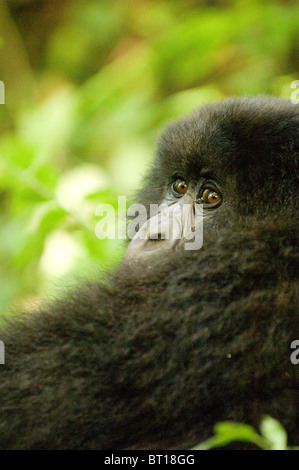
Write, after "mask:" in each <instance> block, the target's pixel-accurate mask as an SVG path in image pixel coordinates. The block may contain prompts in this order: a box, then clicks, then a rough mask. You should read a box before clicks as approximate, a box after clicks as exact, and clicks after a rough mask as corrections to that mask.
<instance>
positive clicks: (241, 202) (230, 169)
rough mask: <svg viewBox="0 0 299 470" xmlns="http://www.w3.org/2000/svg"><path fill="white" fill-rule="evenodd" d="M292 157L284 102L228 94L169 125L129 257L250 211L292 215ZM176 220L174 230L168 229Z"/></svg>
mask: <svg viewBox="0 0 299 470" xmlns="http://www.w3.org/2000/svg"><path fill="white" fill-rule="evenodd" d="M298 158H299V113H298V110H297V107H296V106H295V105H293V104H291V102H289V101H287V100H283V99H279V98H270V97H268V96H257V97H253V98H246V97H245V98H238V99H235V98H229V99H226V100H224V101H223V102H221V103H212V104H208V105H206V106H204V107H202V108H200V109H197V110H195V111H194V112H193V113H192V114H190V115H189V116H186V117H184V118H182V119H180V120H178V121H174V122H172V123H170V124H169V125H168V126H167V127H166V129H165V130H164V132H163V133H162V135H161V136H160V138H159V142H158V152H157V158H156V160H155V162H154V165H153V168H152V170H151V171H150V173H149V175H148V176H147V179H146V183H145V188H144V189H143V190H142V191H141V192H140V193H139V202H141V203H142V204H143V205H145V207H146V208H147V213H148V218H150V217H151V223H149V222H147V223H146V224H145V225H144V226H143V227H142V229H141V230H140V231H139V233H138V234H137V235H136V237H135V240H133V243H132V244H131V245H130V247H129V250H128V254H130V255H131V256H134V257H135V256H136V255H139V256H140V255H144V254H145V253H146V254H148V253H149V252H150V253H156V252H157V250H160V249H161V248H169V247H173V246H175V247H178V246H180V245H182V243H179V242H178V241H177V239H178V238H179V239H180V240H183V241H186V240H190V238H191V236H192V232H194V231H195V230H196V227H201V228H203V233H204V234H205V233H208V232H209V230H213V232H215V230H216V231H217V230H219V229H221V228H222V227H227V226H229V225H233V224H235V223H236V222H238V223H239V222H240V221H241V220H242V219H244V218H248V216H249V217H250V216H251V217H253V218H254V220H256V218H265V217H271V218H273V217H274V218H277V219H278V218H281V217H284V215H285V214H288V216H290V213H291V214H292V213H293V214H294V215H295V214H296V213H297V211H298V201H299V198H298ZM161 203H162V204H163V205H164V206H163V207H164V210H163V211H162V212H161V213H160V214H159V215H156V214H155V213H154V212H152V213H151V214H150V205H151V204H161ZM184 205H185V206H186V207H189V209H187V212H185V215H182V211H181V212H180V211H178V209H181V208H182V207H183V206H184ZM199 207H201V210H199ZM188 211H189V212H188ZM153 215H154V217H153ZM174 218H176V220H175V224H176V226H175V228H172V229H171V230H170V231H169V230H166V229H165V227H166V226H168V225H169V224H170V223H171V224H172V223H173V219H174ZM179 218H180V221H179V222H178V219H179ZM199 219H200V220H199ZM166 231H167V232H168V234H167V235H166V234H165V232H166ZM169 233H170V235H169ZM140 238H142V239H143V242H142V243H140V242H139V241H138V243H137V240H140ZM157 239H158V240H159V243H156V240H157ZM164 239H165V241H163V240H164ZM153 240H155V242H154V243H153Z"/></svg>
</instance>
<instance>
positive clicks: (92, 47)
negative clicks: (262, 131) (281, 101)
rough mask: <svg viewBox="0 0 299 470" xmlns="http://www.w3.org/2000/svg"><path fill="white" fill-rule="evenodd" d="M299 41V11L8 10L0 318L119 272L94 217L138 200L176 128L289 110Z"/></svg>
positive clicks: (49, 1) (4, 8) (172, 4)
mask: <svg viewBox="0 0 299 470" xmlns="http://www.w3.org/2000/svg"><path fill="white" fill-rule="evenodd" d="M298 31H299V3H298V1H295V0H294V1H287V0H280V1H278V0H276V1H273V0H271V1H270V0H261V1H257V0H230V1H225V0H222V1H221V0H218V1H217V0H210V1H208V0H201V1H196V0H183V1H178V0H164V1H163V0H162V1H155V0H63V1H61V0H7V1H4V0H0V80H2V81H3V82H4V83H5V101H6V102H5V105H0V207H1V211H0V312H4V311H6V310H7V308H8V306H11V305H14V306H15V305H25V306H26V305H30V303H31V302H32V301H35V300H36V299H38V298H39V296H40V295H44V294H45V293H46V292H51V291H52V290H53V286H54V288H55V286H56V283H57V285H61V284H63V285H64V284H65V283H70V282H73V281H71V279H78V277H82V276H84V277H86V276H87V277H88V276H95V275H97V273H98V272H100V273H101V275H104V274H103V273H105V270H106V269H111V268H112V267H113V266H114V265H115V264H116V263H117V262H118V260H119V259H120V257H121V255H122V252H123V245H122V242H119V241H117V240H98V239H97V238H96V236H95V227H96V224H97V222H98V221H99V218H98V217H97V216H96V215H95V209H96V207H97V206H98V205H99V204H101V203H109V204H112V205H113V206H114V207H115V208H117V197H118V195H127V196H129V197H131V195H132V192H134V191H135V190H136V189H137V187H138V185H139V184H140V180H141V178H142V175H143V174H144V172H145V171H146V168H147V166H148V165H149V163H150V162H151V160H152V159H153V156H154V152H155V141H156V136H157V133H158V132H159V130H160V129H161V127H162V126H163V124H164V123H165V121H167V120H169V119H172V118H175V117H178V116H180V115H182V114H184V113H187V112H189V111H190V110H192V109H193V108H194V107H196V106H200V105H201V104H203V103H205V102H208V101H211V100H217V99H220V98H222V97H225V96H228V95H243V94H257V93H269V94H274V95H278V96H285V97H287V98H290V96H291V92H292V90H291V88H290V84H291V82H292V81H293V80H296V79H298V78H299V75H298V73H299V72H298V71H299V36H298ZM61 278H62V279H63V282H61Z"/></svg>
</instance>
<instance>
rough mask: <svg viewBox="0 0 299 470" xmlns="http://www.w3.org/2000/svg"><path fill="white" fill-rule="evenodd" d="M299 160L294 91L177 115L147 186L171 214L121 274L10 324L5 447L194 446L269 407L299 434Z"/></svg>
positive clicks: (4, 369) (4, 377)
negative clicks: (199, 236) (223, 424)
mask: <svg viewBox="0 0 299 470" xmlns="http://www.w3.org/2000/svg"><path fill="white" fill-rule="evenodd" d="M298 157H299V116H298V108H297V107H296V106H295V105H292V104H291V103H290V102H288V101H285V100H282V99H278V98H271V97H264V96H258V97H252V98H233V99H226V100H224V101H223V102H220V103H213V104H208V105H206V106H204V107H202V108H200V109H198V110H196V111H194V112H193V113H192V114H191V115H189V116H187V117H184V118H183V119H181V120H178V121H177V122H174V123H170V124H169V125H168V126H167V127H166V130H165V132H164V133H163V134H162V135H161V137H160V139H159V144H158V155H157V159H156V161H155V163H154V165H153V168H152V169H151V171H150V173H149V175H148V177H147V178H146V180H145V183H144V188H143V189H142V190H141V191H140V192H139V194H138V202H140V203H142V204H144V205H145V207H146V208H147V210H148V213H150V204H160V203H162V202H163V203H164V209H163V211H162V212H161V213H160V218H159V214H156V215H154V216H153V221H154V222H153V224H152V226H150V224H149V222H146V223H145V224H144V225H143V226H142V227H141V229H140V232H139V233H138V234H137V235H136V236H135V238H134V239H133V241H132V242H131V243H130V245H129V247H128V251H127V255H126V256H125V258H124V260H123V262H122V263H121V265H120V266H119V268H118V269H117V271H116V272H115V273H112V274H110V275H109V279H108V280H106V282H100V283H92V284H89V285H87V286H85V287H82V288H78V289H77V290H76V289H75V290H74V291H72V292H67V293H66V295H65V298H64V299H61V300H57V301H55V302H49V303H48V304H45V305H44V306H42V307H40V308H39V310H38V311H37V312H35V313H32V314H23V315H14V316H9V317H8V318H7V319H6V320H5V321H3V322H2V325H1V329H0V339H1V340H2V341H3V342H4V344H5V352H6V358H5V359H6V360H5V365H2V366H0V377H1V379H0V380H1V382H0V447H1V448H2V449H106V450H108V449H190V448H191V447H192V446H194V445H196V444H198V443H199V442H201V441H203V440H205V439H206V438H208V437H210V436H211V434H212V430H213V425H215V423H217V422H219V421H223V420H234V421H241V422H245V423H249V424H251V425H253V426H259V424H260V420H261V418H262V416H263V415H265V414H269V415H271V416H272V417H273V418H276V419H278V420H280V421H281V423H282V424H283V425H284V426H285V427H286V429H287V432H288V435H289V444H299V442H298V366H296V365H293V364H292V362H291V360H290V356H291V353H292V351H291V349H290V345H291V343H292V341H294V340H296V339H298V338H299V334H298V333H299V332H298V297H297V292H298V269H297V261H298V251H297V246H298V239H297V237H298V222H297V214H298V212H297V211H298ZM184 201H185V202H186V205H187V207H188V210H187V213H186V214H185V215H184V216H183V218H182V219H180V218H179V217H177V215H176V214H177V209H178V207H182V204H183V202H184ZM197 207H201V208H202V212H201V214H202V217H200V216H199V215H198V214H197V210H196V208H197ZM167 220H175V221H176V223H177V225H175V229H173V231H172V232H171V233H170V239H167V238H165V237H164V228H165V226H166V225H167V223H166V222H165V221H167ZM202 226H203V246H202V247H201V248H200V249H188V243H190V240H191V243H192V234H194V235H193V237H195V234H196V230H197V229H198V227H201V228H202ZM174 232H176V236H174V235H173V234H174ZM141 234H143V236H141ZM178 234H179V235H180V236H178ZM188 240H189V241H188ZM238 447H240V448H242V446H241V445H240V446H238Z"/></svg>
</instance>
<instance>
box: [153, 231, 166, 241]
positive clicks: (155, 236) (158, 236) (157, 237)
mask: <svg viewBox="0 0 299 470" xmlns="http://www.w3.org/2000/svg"><path fill="white" fill-rule="evenodd" d="M165 239H166V235H165V233H154V234H151V235H150V238H149V240H150V241H153V242H159V241H161V240H165Z"/></svg>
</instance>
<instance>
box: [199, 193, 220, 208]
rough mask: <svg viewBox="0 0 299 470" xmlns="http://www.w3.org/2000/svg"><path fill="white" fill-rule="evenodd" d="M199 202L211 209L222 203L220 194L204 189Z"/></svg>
mask: <svg viewBox="0 0 299 470" xmlns="http://www.w3.org/2000/svg"><path fill="white" fill-rule="evenodd" d="M201 200H202V202H203V204H205V205H206V206H210V207H211V208H212V207H216V206H217V207H218V206H219V205H220V204H221V202H222V198H221V196H220V194H219V193H217V191H214V190H212V189H205V190H204V192H203V194H202V197H201Z"/></svg>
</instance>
